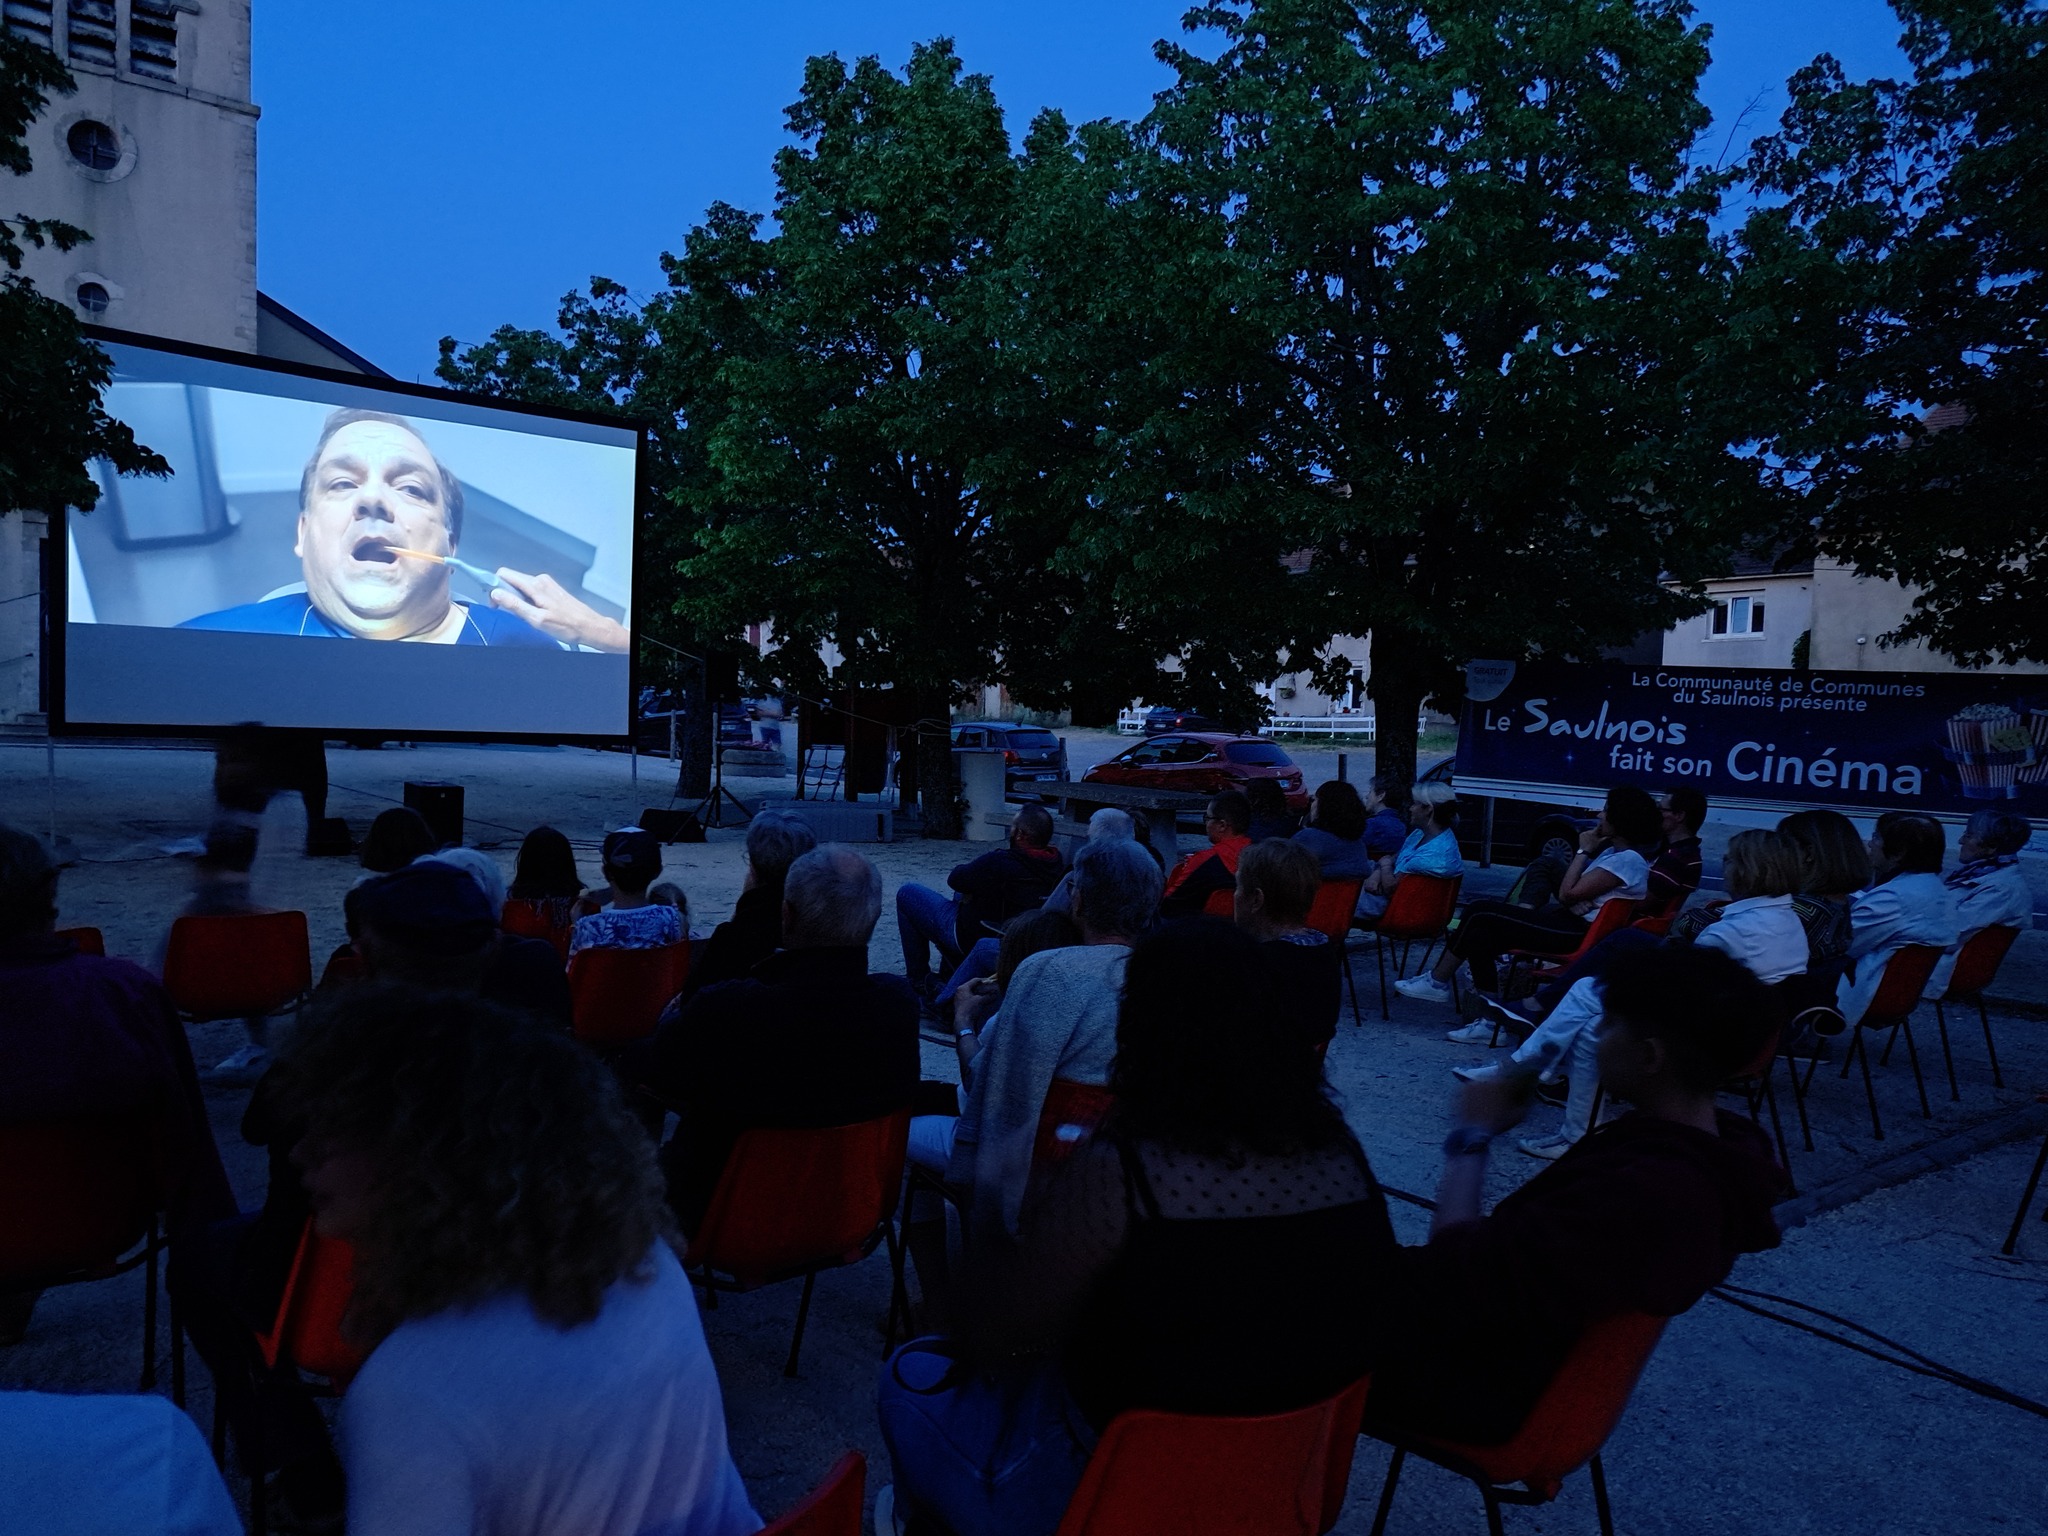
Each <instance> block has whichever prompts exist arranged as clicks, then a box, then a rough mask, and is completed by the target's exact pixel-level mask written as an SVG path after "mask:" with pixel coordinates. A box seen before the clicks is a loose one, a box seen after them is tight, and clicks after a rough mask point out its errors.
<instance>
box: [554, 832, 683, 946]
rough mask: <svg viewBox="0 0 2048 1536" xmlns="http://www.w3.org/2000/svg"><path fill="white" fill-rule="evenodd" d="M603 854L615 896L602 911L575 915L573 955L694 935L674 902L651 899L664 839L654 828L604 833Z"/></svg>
mask: <svg viewBox="0 0 2048 1536" xmlns="http://www.w3.org/2000/svg"><path fill="white" fill-rule="evenodd" d="M603 858H604V878H605V883H606V884H607V885H608V886H609V887H610V888H611V891H610V897H609V900H608V901H607V903H606V905H605V907H604V908H603V909H602V910H601V911H597V912H593V913H591V914H590V915H589V916H587V917H579V918H577V919H576V927H575V930H574V931H573V932H572V933H571V934H570V935H569V953H570V955H571V956H574V955H575V954H576V953H577V952H578V951H579V950H585V949H660V948H661V947H662V946H664V945H667V944H680V943H682V942H683V940H684V939H686V938H688V937H689V934H688V932H687V931H686V930H685V929H684V927H683V919H682V915H681V914H680V913H678V912H677V911H676V909H675V908H674V907H663V906H657V905H656V904H654V903H652V902H650V901H649V900H648V899H647V887H648V886H650V885H652V884H653V883H654V877H655V876H656V875H658V874H660V873H661V844H660V843H658V842H656V841H655V840H654V834H653V833H652V832H643V831H642V830H641V829H640V828H638V827H621V828H619V830H618V831H616V832H613V833H611V834H609V835H608V836H607V837H606V838H605V840H604V853H603Z"/></svg>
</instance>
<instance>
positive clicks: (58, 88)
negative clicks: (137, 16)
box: [0, 32, 168, 515]
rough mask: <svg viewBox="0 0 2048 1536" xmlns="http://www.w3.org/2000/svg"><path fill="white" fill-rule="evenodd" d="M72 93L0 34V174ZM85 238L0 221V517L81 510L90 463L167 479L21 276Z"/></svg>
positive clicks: (41, 57) (46, 59)
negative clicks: (39, 120) (46, 251)
mask: <svg viewBox="0 0 2048 1536" xmlns="http://www.w3.org/2000/svg"><path fill="white" fill-rule="evenodd" d="M74 89H75V86H74V85H73V82H72V79H71V74H70V71H68V70H66V69H65V68H64V66H63V64H62V63H61V62H59V61H58V59H57V56H56V55H55V54H53V53H51V52H50V51H49V50H48V49H47V48H39V47H37V46H35V45H34V44H32V43H28V42H25V41H23V40H22V39H21V38H19V37H15V36H13V35H11V34H9V33H6V32H0V169H4V170H5V171H6V172H7V173H8V174H10V175H14V176H25V175H27V174H28V171H29V151H28V127H29V124H30V123H32V122H34V121H35V119H36V117H37V115H38V114H39V113H40V112H41V111H42V110H43V108H44V107H45V106H46V105H47V104H48V103H49V99H50V97H51V96H52V95H53V94H57V95H63V94H69V93H70V92H71V91H72V90H74ZM89 238H90V237H89V236H88V235H87V234H86V232H85V231H84V230H82V229H79V228H78V227H76V226H75V225H71V224H65V223H62V222H60V221H58V220H55V219H38V218H32V217H30V216H28V215H26V214H17V215H16V216H15V217H13V218H0V513H5V512H11V511H34V512H44V513H49V514H52V515H54V514H56V513H58V512H61V511H63V510H64V508H66V507H78V508H81V509H87V510H89V509H90V508H91V507H92V506H93V505H94V503H96V502H97V501H98V500H99V487H98V485H97V484H95V483H94V481H93V478H92V476H90V475H89V474H87V473H86V470H85V466H86V464H87V463H88V462H89V461H90V460H92V459H96V458H105V459H110V460H112V461H113V463H114V465H115V467H116V468H118V469H119V470H121V472H122V473H124V474H165V473H168V466H167V465H165V463H164V462H163V460H162V459H161V458H159V457H158V456H157V455H156V454H154V453H152V452H150V451H149V450H148V449H147V448H144V447H141V446H140V445H138V444H137V443H136V441H135V437H134V434H133V433H131V432H130V431H129V430H128V428H127V427H126V426H124V425H122V423H120V422H118V421H116V420H114V419H113V418H112V417H110V416H109V415H107V413H106V411H105V410H104V409H102V407H101V404H100V400H101V396H102V392H103V391H104V390H105V389H106V386H107V381H108V379H109V377H110V376H111V369H112V365H111V364H110V362H109V361H108V358H107V355H106V353H104V352H102V351H101V350H100V349H99V348H98V347H96V346H94V345H93V344H92V342H91V341H90V340H89V339H87V337H86V336H85V335H84V333H83V332H81V331H80V330H79V326H78V318H77V316H75V315H74V314H73V313H72V312H71V308H70V306H69V305H67V304H62V303H59V302H57V301H56V300H54V299H51V298H47V297H45V296H44V295H43V294H40V293H38V292H37V291H36V289H35V285H34V284H33V283H31V282H30V281H29V280H28V278H27V277H26V276H24V275H23V274H22V271H21V264H22V261H23V259H24V257H25V255H26V252H27V248H29V247H36V246H51V247H54V248H55V249H57V250H60V251H68V250H70V249H72V248H73V247H74V246H76V245H78V244H80V243H81V242H82V241H85V240H87V239H89Z"/></svg>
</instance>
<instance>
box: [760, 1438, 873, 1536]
mask: <svg viewBox="0 0 2048 1536" xmlns="http://www.w3.org/2000/svg"><path fill="white" fill-rule="evenodd" d="M867 1490H868V1459H867V1457H865V1456H863V1455H861V1453H860V1452H859V1451H848V1452H847V1453H846V1454H845V1455H844V1456H842V1457H840V1458H839V1460H838V1461H837V1462H835V1463H833V1466H832V1470H831V1471H830V1472H827V1473H826V1474H825V1481H824V1482H822V1483H820V1484H818V1486H817V1487H816V1488H814V1489H813V1490H812V1491H811V1492H810V1493H809V1494H808V1495H807V1496H806V1497H805V1499H804V1501H803V1502H802V1503H801V1504H799V1505H797V1507H796V1508H795V1509H792V1510H791V1511H790V1512H789V1513H788V1514H786V1515H784V1516H783V1517H782V1518H781V1519H780V1520H773V1521H770V1522H769V1523H768V1524H767V1525H764V1526H762V1527H761V1531H760V1536H860V1511H861V1505H862V1504H863V1503H864V1502H865V1501H866V1499H867Z"/></svg>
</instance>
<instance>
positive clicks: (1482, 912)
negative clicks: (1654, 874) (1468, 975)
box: [1394, 784, 1662, 1003]
mask: <svg viewBox="0 0 2048 1536" xmlns="http://www.w3.org/2000/svg"><path fill="white" fill-rule="evenodd" d="M1661 819H1662V818H1661V816H1660V814H1659V812H1658V810H1657V802H1656V801H1654V800H1652V799H1651V798H1650V796H1649V793H1648V792H1647V791H1646V790H1641V789H1637V788H1636V787H1635V786H1633V785H1629V784H1622V785H1617V786H1616V787H1615V788H1613V789H1611V790H1609V791H1608V792H1607V803H1606V804H1605V805H1604V806H1602V807H1601V810H1600V820H1599V821H1598V822H1597V823H1596V824H1595V825H1594V826H1592V827H1590V828H1588V829H1587V830H1586V831H1584V832H1582V833H1580V834H1579V848H1578V852H1576V853H1575V854H1573V855H1572V858H1571V862H1570V863H1569V864H1568V865H1566V866H1565V868H1564V872H1563V874H1562V875H1561V877H1560V878H1559V880H1558V883H1557V888H1556V889H1557V904H1556V905H1554V906H1549V907H1546V908H1542V909H1539V910H1531V909H1529V908H1526V907H1523V906H1520V905H1517V904H1511V903H1508V902H1505V901H1474V902H1468V903H1467V904H1466V906H1465V909H1464V911H1463V912H1462V913H1461V914H1460V916H1459V919H1458V926H1457V927H1456V928H1454V929H1453V930H1452V931H1451V936H1450V938H1449V939H1448V940H1447V941H1446V942H1445V944H1444V952H1443V955H1442V957H1441V958H1440V959H1438V961H1437V962H1436V965H1435V967H1434V968H1433V969H1432V970H1431V971H1430V972H1429V973H1428V974H1426V975H1421V976H1411V977H1409V978H1408V979H1407V980H1405V981H1398V982H1396V983H1394V989H1395V990H1396V991H1397V992H1399V993H1400V994H1401V995H1402V996H1404V997H1413V998H1419V999H1421V1000H1423V1001H1425V1002H1443V1003H1447V1002H1449V1001H1450V999H1451V986H1450V982H1451V977H1452V976H1453V975H1455V974H1456V973H1457V969H1458V967H1459V966H1460V965H1470V967H1471V969H1472V980H1473V983H1474V985H1476V986H1478V987H1479V988H1481V989H1482V990H1484V991H1488V992H1492V991H1496V990H1497V989H1498V968H1497V964H1496V960H1497V957H1498V956H1499V955H1500V954H1501V953H1502V952H1503V951H1506V950H1510V949H1526V950H1532V951H1534V952H1536V953H1537V954H1544V955H1568V954H1570V953H1571V952H1572V951H1573V950H1574V949H1577V948H1578V947H1579V945H1580V943H1581V942H1582V941H1583V940H1584V939H1585V937H1586V928H1587V926H1588V925H1589V924H1590V923H1591V921H1592V918H1593V914H1594V913H1595V912H1596V911H1597V910H1599V908H1601V907H1602V906H1604V905H1606V904H1607V903H1608V902H1610V901H1627V902H1638V901H1641V900H1642V899H1643V898H1644V897H1645V896H1646V895H1648V894H1649V889H1650V863H1649V860H1648V859H1646V858H1645V857H1644V856H1643V854H1642V853H1641V852H1640V851H1639V850H1641V849H1644V848H1654V847H1656V845H1657V841H1658V837H1659V825H1660V822H1661ZM1534 868H1535V866H1534V865H1532V866H1531V869H1534Z"/></svg>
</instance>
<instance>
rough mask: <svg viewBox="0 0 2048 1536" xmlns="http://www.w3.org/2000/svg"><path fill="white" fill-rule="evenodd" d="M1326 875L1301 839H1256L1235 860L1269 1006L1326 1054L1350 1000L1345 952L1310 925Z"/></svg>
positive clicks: (1245, 925) (1245, 921)
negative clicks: (1347, 997)
mask: <svg viewBox="0 0 2048 1536" xmlns="http://www.w3.org/2000/svg"><path fill="white" fill-rule="evenodd" d="M1321 885H1322V877H1321V874H1320V872H1319V871H1318V870H1317V868H1316V856H1315V855H1314V854H1312V853H1310V852H1309V851H1308V850H1307V849H1306V848H1304V847H1302V846H1301V845H1300V844H1299V843H1283V842H1280V841H1279V840H1277V839H1268V840H1267V841H1265V842H1263V843H1253V844H1252V845H1251V847H1249V848H1247V849H1245V851H1244V856H1243V857H1242V858H1240V859H1239V860H1238V861H1237V894H1236V898H1235V901H1234V904H1233V913H1232V915H1233V916H1234V917H1235V919H1236V921H1237V926H1238V927H1239V928H1240V929H1242V930H1243V931H1244V933H1245V934H1246V935H1247V936H1248V937H1249V938H1250V939H1251V940H1252V941H1253V942H1254V943H1255V944H1257V945H1258V946H1259V959H1260V961H1261V963H1262V964H1263V965H1264V967H1265V975H1266V996H1267V998H1268V999H1269V1001H1268V1002H1267V1004H1266V1007H1267V1008H1269V1009H1270V1010H1271V1012H1272V1014H1273V1016H1274V1017H1275V1018H1276V1019H1278V1020H1279V1021H1280V1022H1281V1023H1282V1024H1283V1025H1285V1026H1286V1027H1287V1028H1289V1029H1292V1030H1294V1031H1296V1032H1297V1033H1299V1034H1300V1036H1301V1038H1302V1039H1303V1040H1305V1041H1307V1042H1308V1043H1309V1044H1310V1045H1312V1046H1314V1047H1315V1048H1316V1050H1317V1052H1318V1053H1320V1052H1321V1051H1322V1050H1323V1049H1324V1048H1325V1047H1327V1046H1328V1045H1329V1043H1330V1037H1331V1036H1332V1035H1334V1034H1336V1033H1337V1014H1338V1011H1339V1010H1340V1009H1341V1008H1342V1007H1343V1004H1344V992H1343V986H1344V951H1343V948H1342V947H1341V946H1340V945H1338V944H1336V943H1334V942H1332V941H1331V939H1330V936H1329V935H1328V934H1326V933H1322V932H1319V931H1318V930H1316V929H1314V928H1311V927H1309V926H1308V914H1309V909H1310V908H1311V907H1313V906H1314V905H1315V901H1316V891H1317V889H1318V888H1319V887H1320V886H1321Z"/></svg>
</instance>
